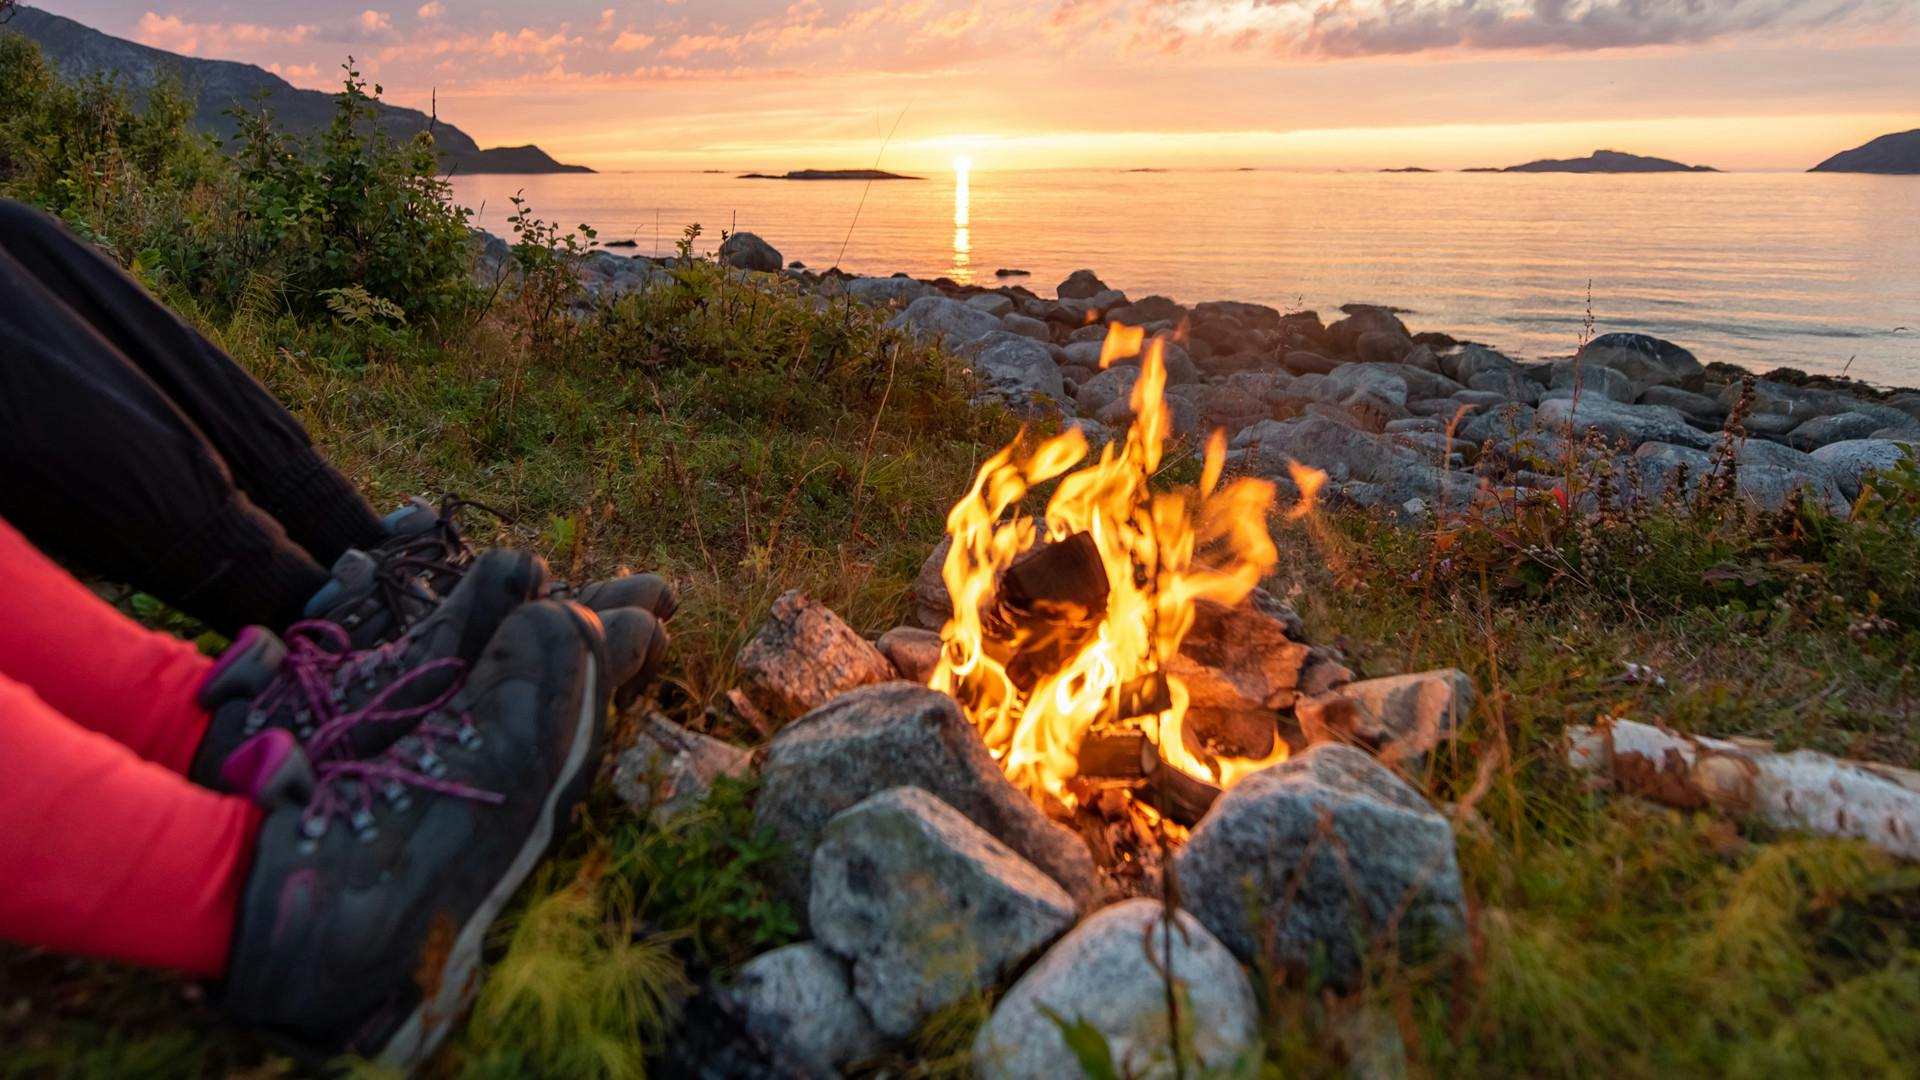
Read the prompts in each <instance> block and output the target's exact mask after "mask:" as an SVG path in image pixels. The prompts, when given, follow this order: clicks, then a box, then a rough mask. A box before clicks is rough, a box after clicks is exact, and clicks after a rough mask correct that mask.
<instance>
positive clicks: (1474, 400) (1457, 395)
mask: <svg viewBox="0 0 1920 1080" xmlns="http://www.w3.org/2000/svg"><path fill="white" fill-rule="evenodd" d="M1543 396H1544V395H1543ZM1446 400H1447V401H1449V402H1451V403H1452V404H1453V405H1454V406H1455V408H1456V409H1457V407H1458V406H1461V405H1468V406H1472V411H1478V410H1482V409H1497V408H1499V407H1500V406H1502V405H1506V404H1510V403H1509V402H1508V400H1507V395H1505V394H1502V393H1499V392H1498V391H1494V390H1455V391H1454V392H1453V393H1452V394H1449V395H1448V396H1447V398H1446ZM1511 404H1525V402H1512V403H1511ZM1453 411H1455V410H1452V409H1450V410H1449V411H1448V413H1449V415H1451V414H1452V412H1453ZM1469 415H1471V411H1470V412H1469Z"/></svg>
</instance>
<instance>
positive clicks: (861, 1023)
mask: <svg viewBox="0 0 1920 1080" xmlns="http://www.w3.org/2000/svg"><path fill="white" fill-rule="evenodd" d="M728 992H729V993H730V994H731V995H732V997H733V1000H734V1001H735V1002H736V1003H737V1004H739V1005H740V1006H741V1012H742V1013H744V1014H745V1019H746V1027H747V1030H748V1032H750V1033H751V1034H752V1035H754V1036H755V1037H756V1038H758V1039H760V1040H761V1041H762V1042H764V1043H765V1044H767V1045H769V1046H773V1047H777V1048H778V1049H779V1050H780V1051H781V1053H782V1055H783V1056H785V1057H790V1058H792V1059H794V1060H796V1061H797V1062H799V1063H800V1064H802V1065H804V1067H805V1068H806V1069H807V1070H808V1071H809V1072H810V1073H811V1074H812V1075H813V1076H816V1077H820V1078H823V1080H824V1078H827V1077H837V1076H840V1075H841V1070H842V1068H843V1067H844V1066H846V1065H848V1064H849V1063H851V1062H855V1061H859V1060H861V1059H863V1058H868V1057H872V1056H873V1055H875V1054H878V1053H879V1052H880V1050H881V1048H882V1046H883V1041H882V1040H881V1038H880V1033H879V1032H878V1031H876V1030H874V1027H873V1020H872V1019H871V1018H870V1017H868V1016H867V1010H866V1008H865V1007H864V1006H862V1005H861V1004H860V1002H859V1001H858V1000H856V999H855V998H854V996H853V984H852V981H851V978H850V977H849V975H848V972H847V967H846V965H845V964H844V963H843V962H842V961H841V960H840V959H839V958H837V957H835V956H833V955H831V954H830V953H828V952H827V951H826V950H825V949H822V948H821V947H820V946H819V945H817V944H815V943H814V942H811V941H803V942H800V943H799V944H796V945H785V946H782V947H780V948H778V949H775V950H773V951H772V952H766V953H761V954H760V955H759V956H756V957H754V958H753V959H752V960H749V961H747V962H746V963H745V964H743V965H742V966H741V968H740V973H739V975H738V976H737V977H736V978H735V979H734V982H733V985H732V986H731V987H729V988H728Z"/></svg>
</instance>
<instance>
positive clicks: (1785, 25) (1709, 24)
mask: <svg viewBox="0 0 1920 1080" xmlns="http://www.w3.org/2000/svg"><path fill="white" fill-rule="evenodd" d="M1911 3H1912V0H1228V2H1225V3H1222V2H1220V0H1145V4H1144V6H1143V7H1141V8H1140V9H1138V11H1137V14H1140V15H1144V16H1146V17H1145V18H1144V19H1143V20H1142V21H1143V22H1145V23H1146V24H1147V27H1148V30H1147V32H1146V33H1143V34H1136V38H1137V39H1138V38H1151V37H1152V36H1153V34H1154V33H1155V32H1158V33H1164V34H1167V35H1170V36H1171V35H1180V36H1206V37H1217V38H1223V39H1226V40H1229V41H1232V42H1234V43H1236V44H1239V45H1240V46H1241V47H1245V45H1246V44H1247V42H1248V41H1249V39H1250V38H1264V39H1266V40H1267V41H1268V42H1269V43H1270V44H1271V45H1272V46H1273V48H1274V49H1275V50H1276V51H1278V52H1281V53H1286V54H1292V55H1302V56H1317V57H1324V58H1346V57H1360V56H1394V55H1406V54H1410V53H1420V52H1429V51H1434V50H1448V49H1458V50H1468V51H1477V52H1500V51H1512V50H1536V51H1555V50H1571V51H1592V50H1598V49H1621V48H1635V47H1642V46H1651V45H1682V44H1702V43H1705V42H1710V41H1715V40H1719V39H1721V38H1727V37H1733V36H1737V35H1743V34H1753V33H1764V32H1773V33H1789V32H1804V31H1809V30H1817V29H1822V28H1827V27H1837V26H1841V25H1846V24H1870V23H1877V22H1887V21H1891V20H1893V19H1895V18H1896V17H1898V16H1900V15H1902V14H1905V13H1910V12H1911V11H1912V10H1913V8H1912V6H1911ZM1090 6H1093V0H1066V2H1065V3H1063V4H1062V5H1061V7H1059V8H1056V9H1055V18H1056V19H1060V18H1062V17H1067V18H1071V17H1073V15H1074V14H1075V13H1076V12H1075V9H1077V8H1083V7H1090Z"/></svg>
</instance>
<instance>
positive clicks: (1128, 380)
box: [1078, 366, 1140, 416]
mask: <svg viewBox="0 0 1920 1080" xmlns="http://www.w3.org/2000/svg"><path fill="white" fill-rule="evenodd" d="M1139 381H1140V369H1139V368H1138V367H1133V366H1128V367H1110V368H1108V369H1107V370H1105V371H1102V372H1099V373H1098V374H1096V375H1094V377H1093V378H1091V379H1088V380H1087V381H1086V382H1083V383H1081V384H1080V396H1079V398H1078V401H1079V404H1080V412H1081V413H1083V414H1084V415H1087V416H1099V415H1100V414H1101V413H1103V412H1105V411H1106V410H1107V408H1108V407H1109V406H1111V405H1112V404H1113V403H1114V402H1121V403H1125V402H1126V401H1127V400H1128V399H1129V397H1131V395H1132V394H1133V386H1134V384H1135V383H1137V382H1139Z"/></svg>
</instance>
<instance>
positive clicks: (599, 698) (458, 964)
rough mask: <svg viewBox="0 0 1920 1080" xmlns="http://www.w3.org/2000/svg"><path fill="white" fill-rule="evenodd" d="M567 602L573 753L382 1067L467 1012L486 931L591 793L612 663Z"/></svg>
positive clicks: (406, 1058)
mask: <svg viewBox="0 0 1920 1080" xmlns="http://www.w3.org/2000/svg"><path fill="white" fill-rule="evenodd" d="M566 606H567V614H568V616H569V617H570V618H572V619H573V622H574V627H575V629H576V630H578V631H579V633H580V636H581V637H582V638H583V639H585V640H586V641H587V642H588V645H589V649H588V654H587V656H588V660H587V662H588V668H589V671H588V679H587V693H586V694H585V695H584V697H583V699H582V701H581V703H580V710H579V712H578V714H577V715H576V716H575V717H574V729H573V734H574V738H573V742H572V745H571V747H570V749H569V750H568V752H567V759H566V761H565V762H563V763H562V765H561V768H560V772H559V774H558V775H557V776H555V778H554V782H553V784H552V786H550V787H549V788H548V789H547V795H546V800H545V801H544V802H543V803H542V804H541V809H540V816H539V818H538V819H537V820H536V822H535V824H534V828H533V832H532V833H531V834H529V835H528V837H527V840H526V843H525V844H523V845H522V846H521V848H520V852H519V854H517V855H515V856H514V859H513V862H512V863H511V864H510V865H509V866H508V867H507V871H506V873H505V874H503V875H501V878H500V880H499V881H498V882H496V883H495V884H494V887H493V890H492V891H491V892H489V893H488V894H487V898H486V899H485V900H484V901H482V902H481V904H480V906H479V907H478V908H476V909H475V910H474V913H473V914H472V915H471V916H469V917H468V919H467V921H466V923H465V924H464V925H462V926H461V927H460V933H459V934H458V935H457V936H456V937H455V938H454V941H453V946H452V948H450V949H448V950H447V960H446V963H445V964H444V965H443V966H442V967H441V969H440V978H439V982H438V985H439V990H438V991H437V992H436V993H435V994H434V995H433V996H432V997H431V998H426V999H423V1000H422V1001H421V1002H420V1004H419V1005H418V1006H416V1007H415V1008H414V1010H413V1012H412V1013H411V1014H410V1015H409V1016H408V1017H407V1019H406V1020H405V1021H404V1022H403V1023H402V1024H401V1025H400V1027H399V1028H398V1029H397V1030H395V1032H394V1034H393V1036H392V1037H391V1038H389V1039H388V1040H387V1043H386V1045H385V1046H383V1047H381V1049H380V1051H379V1053H378V1054H376V1055H374V1057H373V1061H374V1064H376V1065H378V1066H380V1067H382V1068H386V1069H394V1070H398V1071H400V1072H402V1073H407V1072H411V1071H412V1070H413V1069H414V1068H416V1067H417V1066H418V1065H419V1064H420V1063H421V1062H423V1061H425V1060H426V1059H427V1058H429V1057H432V1056H433V1055H434V1054H435V1053H436V1052H438V1051H439V1049H440V1047H441V1046H442V1045H443V1044H444V1043H445V1042H446V1040H447V1036H449V1035H451V1034H452V1033H453V1030H454V1028H455V1027H457V1026H458V1025H459V1023H460V1021H461V1020H462V1019H463V1018H464V1017H465V1016H466V1013H467V1008H468V1007H469V1006H470V1005H472V1004H473V1000H474V998H475V997H476V996H477V995H478V994H479V991H480V977H479V976H480V968H481V963H482V960H483V958H484V953H485V950H486V939H487V931H488V930H489V929H491V928H492V926H493V923H494V920H495V919H497V918H499V915H500V912H501V911H502V910H503V909H504V908H505V907H506V906H507V904H508V903H509V902H510V901H511V900H512V899H513V897H514V894H515V893H517V892H519V891H520V886H522V885H524V884H526V880H527V878H528V877H530V876H532V874H533V870H534V868H535V867H537V866H539V865H540V862H541V860H543V859H545V858H546V856H547V853H548V851H549V850H550V849H551V848H552V846H553V844H554V841H555V840H556V839H558V838H559V836H560V835H561V834H562V833H563V832H564V831H565V825H566V821H565V819H566V818H569V817H571V816H572V813H573V808H574V806H576V805H577V804H578V803H579V802H580V800H581V799H582V798H584V797H585V796H586V794H587V790H588V788H589V787H591V785H592V783H593V778H594V773H595V768H594V767H595V766H596V765H597V764H598V763H599V761H600V754H601V750H602V746H601V743H602V738H603V735H604V731H605V727H606V725H605V724H604V723H602V722H601V721H602V718H603V717H604V716H605V714H606V708H607V694H606V690H605V689H604V687H603V686H602V685H601V683H602V681H603V679H604V675H605V668H606V663H605V658H604V657H603V656H602V655H601V652H602V650H603V649H604V645H602V644H601V642H600V638H599V633H598V631H597V629H596V627H595V623H594V622H590V621H589V619H588V618H583V613H582V611H581V610H580V609H578V608H577V607H576V606H575V605H573V604H568V605H566Z"/></svg>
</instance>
